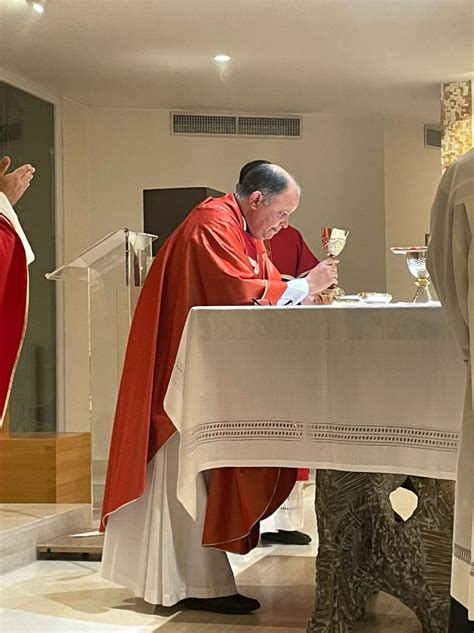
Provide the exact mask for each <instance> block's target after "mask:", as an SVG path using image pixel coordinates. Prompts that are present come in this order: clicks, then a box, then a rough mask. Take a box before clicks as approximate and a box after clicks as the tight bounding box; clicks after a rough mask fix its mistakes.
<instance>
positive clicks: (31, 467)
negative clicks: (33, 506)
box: [0, 433, 91, 503]
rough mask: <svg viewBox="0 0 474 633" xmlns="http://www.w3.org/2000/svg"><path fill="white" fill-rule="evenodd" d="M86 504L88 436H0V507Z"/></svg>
mask: <svg viewBox="0 0 474 633" xmlns="http://www.w3.org/2000/svg"><path fill="white" fill-rule="evenodd" d="M90 502H91V436H90V433H0V503H90Z"/></svg>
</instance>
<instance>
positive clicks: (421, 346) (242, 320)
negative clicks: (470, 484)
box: [165, 304, 466, 516]
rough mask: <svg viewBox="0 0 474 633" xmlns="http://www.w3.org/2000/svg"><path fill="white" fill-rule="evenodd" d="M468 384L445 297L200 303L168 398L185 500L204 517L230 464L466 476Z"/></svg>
mask: <svg viewBox="0 0 474 633" xmlns="http://www.w3.org/2000/svg"><path fill="white" fill-rule="evenodd" d="M465 379H466V367H465V365H464V363H463V362H462V359H461V356H460V354H459V352H458V350H457V347H456V345H455V343H454V341H453V340H452V339H451V336H450V334H449V331H448V328H447V324H446V321H445V316H444V312H443V310H442V308H440V307H439V304H437V305H430V306H419V305H414V304H390V305H388V306H383V307H379V306H377V307H375V306H370V307H369V306H358V305H356V306H353V305H351V306H345V307H342V306H341V307H335V306H334V305H333V306H296V307H283V308H279V307H205V308H193V309H192V310H191V311H190V313H189V315H188V319H187V321H186V325H185V328H184V331H183V335H182V338H181V343H180V346H179V350H178V354H177V358H176V362H175V366H174V369H173V373H172V376H171V380H170V384H169V387H168V391H167V394H166V398H165V409H166V412H167V413H168V415H169V416H170V418H171V420H172V421H173V424H174V425H175V426H176V428H177V430H178V432H179V433H180V463H179V476H178V490H177V494H178V498H179V499H180V501H181V502H182V503H183V505H184V507H185V508H186V509H187V510H188V512H189V513H190V514H191V515H192V516H195V513H196V478H197V476H198V474H199V472H201V471H203V470H207V469H209V468H217V467H224V466H294V467H309V468H329V469H336V470H348V471H365V472H380V473H402V474H412V475H419V476H425V477H436V478H440V479H454V478H455V469H456V458H457V447H458V435H459V429H460V423H461V415H462V403H463V398H464V386H465Z"/></svg>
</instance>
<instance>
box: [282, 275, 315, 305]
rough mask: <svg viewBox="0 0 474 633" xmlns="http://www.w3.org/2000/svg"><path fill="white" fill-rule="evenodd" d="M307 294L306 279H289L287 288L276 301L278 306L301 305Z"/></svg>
mask: <svg viewBox="0 0 474 633" xmlns="http://www.w3.org/2000/svg"><path fill="white" fill-rule="evenodd" d="M308 293H309V286H308V282H307V281H306V279H290V281H289V282H288V288H287V289H286V290H285V292H284V293H283V294H282V296H281V297H280V298H279V299H278V302H277V305H278V306H285V305H290V304H291V305H296V304H297V303H301V302H302V301H303V299H304V298H305V297H306V296H307V295H308Z"/></svg>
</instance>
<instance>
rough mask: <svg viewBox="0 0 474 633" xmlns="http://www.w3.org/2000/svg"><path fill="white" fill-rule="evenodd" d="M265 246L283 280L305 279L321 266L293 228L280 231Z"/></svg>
mask: <svg viewBox="0 0 474 633" xmlns="http://www.w3.org/2000/svg"><path fill="white" fill-rule="evenodd" d="M265 246H266V248H267V251H268V254H269V256H270V258H271V260H272V262H273V263H274V265H275V266H276V267H277V268H278V270H279V271H280V273H281V275H282V277H283V279H293V278H296V277H304V276H305V275H307V273H308V272H309V271H310V270H311V269H312V268H314V267H315V266H317V264H319V260H318V259H316V257H315V256H314V255H313V253H312V252H311V251H310V249H309V248H308V246H307V245H306V242H305V241H304V239H303V236H302V235H301V233H300V232H299V231H298V230H297V229H295V228H293V227H292V226H288V227H287V228H286V229H281V231H278V233H277V234H276V235H275V236H274V237H272V239H271V240H267V241H266V242H265Z"/></svg>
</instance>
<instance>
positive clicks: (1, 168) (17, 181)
mask: <svg viewBox="0 0 474 633" xmlns="http://www.w3.org/2000/svg"><path fill="white" fill-rule="evenodd" d="M10 163H11V159H10V157H9V156H4V157H3V158H2V160H1V161H0V191H1V192H3V193H4V194H5V195H6V197H7V198H8V200H9V202H10V204H11V205H12V206H13V205H14V204H16V203H17V202H18V200H19V199H20V198H21V196H22V195H23V194H24V193H25V191H26V190H27V189H28V187H29V186H30V183H31V179H32V178H33V174H34V173H35V168H34V167H32V166H31V165H21V167H17V169H15V171H12V172H11V173H10V174H7V171H8V168H9V167H10Z"/></svg>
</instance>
